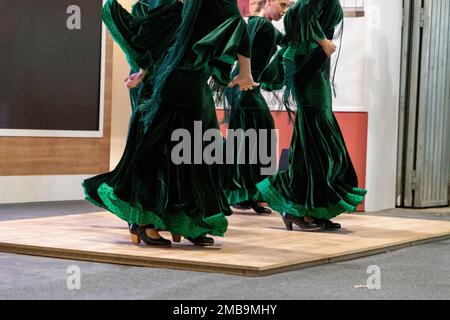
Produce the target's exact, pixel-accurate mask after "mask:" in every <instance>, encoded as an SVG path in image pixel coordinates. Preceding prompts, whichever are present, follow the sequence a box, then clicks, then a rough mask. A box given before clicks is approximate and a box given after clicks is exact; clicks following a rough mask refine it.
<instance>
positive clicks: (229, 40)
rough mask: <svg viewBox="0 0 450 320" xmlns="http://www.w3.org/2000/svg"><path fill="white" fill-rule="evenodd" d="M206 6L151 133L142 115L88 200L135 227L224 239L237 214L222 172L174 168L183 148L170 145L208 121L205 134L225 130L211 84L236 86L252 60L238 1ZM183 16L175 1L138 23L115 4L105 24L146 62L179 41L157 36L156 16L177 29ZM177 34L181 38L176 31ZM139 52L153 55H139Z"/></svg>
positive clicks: (89, 188) (137, 113) (90, 183)
mask: <svg viewBox="0 0 450 320" xmlns="http://www.w3.org/2000/svg"><path fill="white" fill-rule="evenodd" d="M186 1H197V0H185V3H186ZM202 3H203V4H202V7H201V13H200V14H199V16H198V18H197V20H196V21H194V23H195V28H194V33H193V35H192V37H191V38H190V39H189V41H190V46H189V47H190V48H191V49H190V50H189V51H188V52H187V53H186V54H185V56H184V57H183V59H182V61H181V62H180V64H179V65H178V67H177V68H176V69H175V70H174V72H172V73H171V74H170V77H169V79H168V81H167V82H166V84H165V85H164V87H163V90H162V95H161V101H160V106H159V108H158V109H157V113H156V115H155V118H154V120H153V121H152V122H151V125H150V127H149V128H148V130H146V131H145V132H144V130H143V129H144V128H143V124H142V122H141V121H140V120H141V117H142V110H140V109H139V108H136V109H135V110H134V111H133V114H132V117H131V120H130V128H129V133H128V138H127V145H126V148H125V151H124V154H123V156H122V158H121V161H120V163H119V164H118V166H117V167H116V168H115V169H114V170H113V171H112V172H108V173H105V174H103V175H99V176H96V177H93V178H91V179H87V180H85V181H84V183H83V186H84V190H85V194H86V199H88V200H89V201H91V202H92V203H94V204H96V205H98V206H100V207H103V208H105V209H107V210H109V211H111V212H112V213H114V214H116V215H117V216H118V217H119V218H121V219H123V220H125V221H127V222H128V223H132V224H154V225H155V226H156V228H158V229H164V230H168V231H170V232H172V233H176V234H181V235H183V236H185V237H197V236H200V235H206V234H211V235H216V236H223V235H224V233H225V232H226V230H227V225H228V222H227V219H226V216H227V215H229V214H231V213H232V211H231V209H230V207H229V205H228V203H227V199H226V196H225V193H224V191H223V186H222V183H221V181H222V180H221V175H220V167H219V166H218V165H207V164H195V165H193V164H182V165H175V164H174V163H173V162H172V159H171V152H172V148H173V147H174V146H175V145H176V144H177V142H171V135H172V132H173V131H174V130H175V129H186V130H188V131H189V132H191V133H193V131H194V121H201V122H202V126H203V130H207V129H210V128H214V129H218V128H219V126H218V122H217V118H216V113H215V109H214V101H213V97H212V93H211V90H210V88H209V86H208V83H207V82H208V79H209V78H210V76H211V75H213V74H220V77H221V78H222V79H223V81H225V80H227V79H230V73H231V67H232V64H233V63H234V61H235V60H236V59H237V54H238V53H241V54H243V55H247V56H250V47H249V43H248V34H247V30H246V27H245V22H244V20H243V18H242V17H241V16H240V13H239V9H238V6H237V2H236V0H231V1H230V0H206V1H203V2H202ZM180 9H181V7H180V4H179V3H178V2H174V1H172V2H169V3H168V4H165V5H161V6H159V7H158V8H156V9H154V10H150V11H148V12H144V15H141V14H139V17H134V16H132V15H130V14H129V13H128V12H126V11H125V10H123V9H120V5H119V4H118V3H117V1H115V0H110V1H108V3H107V5H105V8H104V18H105V17H110V18H111V19H110V20H108V21H105V23H106V24H107V26H108V28H109V30H112V32H116V33H117V34H116V36H115V39H118V40H119V41H122V42H124V41H125V43H126V45H124V46H122V48H124V50H125V52H127V50H130V51H129V52H131V53H132V54H130V53H128V55H129V56H132V57H133V59H134V60H135V61H136V62H138V61H142V60H141V59H140V56H139V55H136V52H137V53H139V54H143V55H148V53H147V52H150V53H153V52H155V47H156V48H157V47H159V46H160V44H161V43H170V42H171V40H172V39H173V34H167V33H166V32H159V30H156V29H155V28H156V27H155V26H159V25H160V21H159V19H161V16H160V15H159V14H156V12H159V13H161V12H162V11H163V10H166V12H167V14H168V15H172V14H173V15H174V16H173V17H172V18H173V20H174V21H179V19H182V16H181V13H182V11H181V10H180ZM141 13H142V12H141ZM130 30H131V32H130ZM171 30H175V31H174V33H175V34H176V31H177V30H176V28H173V29H171ZM169 38H170V39H169ZM137 43H139V45H137ZM130 44H132V45H130ZM134 45H136V46H137V48H141V47H142V48H145V49H147V50H146V51H145V52H143V51H139V52H138V51H137V50H136V48H135V47H134ZM130 47H131V48H132V49H133V50H131V49H129V48H130ZM162 52H163V53H162V54H163V55H164V54H165V53H164V50H163V51H162ZM150 56H151V57H152V60H151V61H157V60H158V58H157V59H155V55H154V54H150ZM140 66H143V65H140ZM227 70H228V74H227ZM153 85H154V84H150V86H153ZM204 146H205V144H204ZM193 151H194V150H193Z"/></svg>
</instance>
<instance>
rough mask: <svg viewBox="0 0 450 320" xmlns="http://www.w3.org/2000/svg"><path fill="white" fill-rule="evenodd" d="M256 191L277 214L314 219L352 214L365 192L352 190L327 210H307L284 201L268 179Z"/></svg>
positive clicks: (322, 208)
mask: <svg viewBox="0 0 450 320" xmlns="http://www.w3.org/2000/svg"><path fill="white" fill-rule="evenodd" d="M257 187H258V190H259V192H260V193H261V194H262V196H263V198H264V200H265V201H267V202H268V203H269V205H270V207H271V208H272V209H274V210H275V211H278V212H279V213H281V214H282V213H283V212H286V213H289V214H291V215H293V216H297V217H305V216H308V217H312V218H316V219H327V220H329V219H332V218H335V217H336V216H338V215H340V214H341V213H344V212H347V213H353V212H355V211H356V209H357V208H358V206H359V205H360V204H361V203H362V202H363V200H364V195H365V194H366V193H367V191H366V190H363V189H359V188H354V189H353V190H352V193H348V194H347V195H346V196H345V197H344V199H342V200H341V201H339V202H338V203H336V204H331V205H330V206H328V207H327V208H325V207H320V208H312V209H307V208H305V206H303V205H301V204H297V203H293V202H291V201H288V200H286V199H285V198H284V197H283V196H281V194H280V193H279V192H278V191H277V190H276V189H275V188H273V186H272V185H271V183H270V180H269V179H265V180H263V181H262V182H260V183H259V184H258V185H257Z"/></svg>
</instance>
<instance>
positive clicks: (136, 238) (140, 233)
mask: <svg viewBox="0 0 450 320" xmlns="http://www.w3.org/2000/svg"><path fill="white" fill-rule="evenodd" d="M154 228H155V226H154V225H150V224H148V225H143V226H139V225H136V224H132V225H130V229H129V230H130V235H131V241H132V242H133V243H135V244H140V243H141V241H144V242H145V244H147V245H149V246H153V247H170V246H171V245H172V242H171V241H170V240H167V239H164V238H163V237H159V238H158V239H154V238H151V237H149V236H148V235H147V233H146V232H145V230H147V229H154Z"/></svg>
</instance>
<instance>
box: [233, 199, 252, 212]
mask: <svg viewBox="0 0 450 320" xmlns="http://www.w3.org/2000/svg"><path fill="white" fill-rule="evenodd" d="M233 207H234V208H236V209H239V210H250V209H251V208H252V207H251V205H250V202H249V201H244V202H239V203H238V204H234V205H233Z"/></svg>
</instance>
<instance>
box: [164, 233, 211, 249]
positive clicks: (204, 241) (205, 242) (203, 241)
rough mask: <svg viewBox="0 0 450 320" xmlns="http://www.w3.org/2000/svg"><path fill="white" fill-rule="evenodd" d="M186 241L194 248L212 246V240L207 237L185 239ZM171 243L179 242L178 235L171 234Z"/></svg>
mask: <svg viewBox="0 0 450 320" xmlns="http://www.w3.org/2000/svg"><path fill="white" fill-rule="evenodd" d="M186 240H188V241H190V242H191V243H193V244H195V245H196V246H201V247H208V246H213V245H214V239H213V238H208V237H197V238H186ZM172 241H173V242H178V243H179V242H181V236H180V235H178V234H172Z"/></svg>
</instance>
